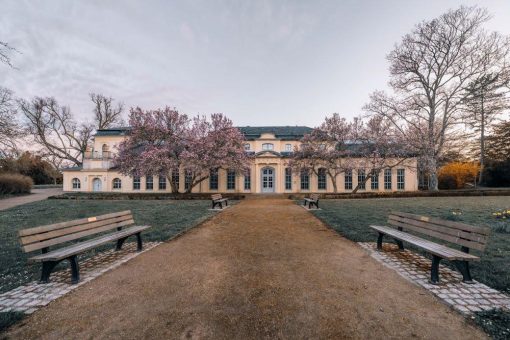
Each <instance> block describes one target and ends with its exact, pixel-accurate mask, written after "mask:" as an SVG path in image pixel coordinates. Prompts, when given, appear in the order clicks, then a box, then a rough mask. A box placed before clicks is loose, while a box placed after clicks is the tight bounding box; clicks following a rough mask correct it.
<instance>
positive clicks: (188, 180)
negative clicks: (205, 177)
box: [184, 170, 193, 191]
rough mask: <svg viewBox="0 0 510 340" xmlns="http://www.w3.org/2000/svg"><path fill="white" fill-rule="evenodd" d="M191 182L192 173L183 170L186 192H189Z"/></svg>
mask: <svg viewBox="0 0 510 340" xmlns="http://www.w3.org/2000/svg"><path fill="white" fill-rule="evenodd" d="M192 181H193V172H192V171H191V170H185V171H184V190H186V191H188V190H191V189H192V187H191V185H192V184H193V183H192Z"/></svg>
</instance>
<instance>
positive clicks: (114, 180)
mask: <svg viewBox="0 0 510 340" xmlns="http://www.w3.org/2000/svg"><path fill="white" fill-rule="evenodd" d="M117 184H118V186H117ZM112 189H113V190H120V189H122V180H121V179H120V178H118V177H115V178H114V179H113V180H112Z"/></svg>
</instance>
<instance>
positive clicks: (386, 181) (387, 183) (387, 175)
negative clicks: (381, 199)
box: [384, 169, 391, 190]
mask: <svg viewBox="0 0 510 340" xmlns="http://www.w3.org/2000/svg"><path fill="white" fill-rule="evenodd" d="M384 190H391V169H384Z"/></svg>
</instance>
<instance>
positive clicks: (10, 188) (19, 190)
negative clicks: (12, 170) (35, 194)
mask: <svg viewBox="0 0 510 340" xmlns="http://www.w3.org/2000/svg"><path fill="white" fill-rule="evenodd" d="M33 184H34V182H33V181H32V179H31V178H30V177H28V176H23V175H20V174H0V195H13V194H28V193H30V189H31V188H32V185H33Z"/></svg>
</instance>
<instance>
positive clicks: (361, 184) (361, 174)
mask: <svg viewBox="0 0 510 340" xmlns="http://www.w3.org/2000/svg"><path fill="white" fill-rule="evenodd" d="M357 172H358V190H366V187H367V182H365V180H366V179H367V173H366V171H365V169H358V171H357Z"/></svg>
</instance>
